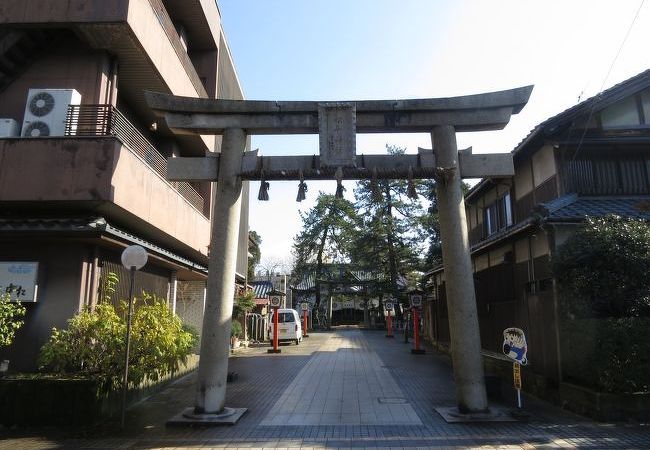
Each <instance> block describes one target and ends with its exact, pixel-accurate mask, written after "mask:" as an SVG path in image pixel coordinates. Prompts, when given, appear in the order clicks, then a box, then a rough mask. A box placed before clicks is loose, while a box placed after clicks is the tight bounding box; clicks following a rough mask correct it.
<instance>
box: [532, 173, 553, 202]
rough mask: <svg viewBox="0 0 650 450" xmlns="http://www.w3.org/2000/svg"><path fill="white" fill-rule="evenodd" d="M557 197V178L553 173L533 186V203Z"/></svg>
mask: <svg viewBox="0 0 650 450" xmlns="http://www.w3.org/2000/svg"><path fill="white" fill-rule="evenodd" d="M557 197H558V192H557V178H556V176H555V175H553V176H552V177H550V178H548V179H547V180H546V181H544V182H543V183H542V184H540V185H539V186H536V187H535V203H544V202H548V201H550V200H553V199H555V198H557Z"/></svg>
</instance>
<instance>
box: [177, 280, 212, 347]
mask: <svg viewBox="0 0 650 450" xmlns="http://www.w3.org/2000/svg"><path fill="white" fill-rule="evenodd" d="M205 286H206V284H205V281H179V282H178V287H177V291H176V314H178V316H179V317H180V318H181V320H182V321H183V323H184V324H186V325H189V326H191V327H192V328H193V329H194V330H196V331H197V332H198V333H199V336H200V335H201V332H202V330H203V311H204V309H205ZM199 345H200V342H199V343H197V347H196V349H195V350H196V351H197V352H198V349H199Z"/></svg>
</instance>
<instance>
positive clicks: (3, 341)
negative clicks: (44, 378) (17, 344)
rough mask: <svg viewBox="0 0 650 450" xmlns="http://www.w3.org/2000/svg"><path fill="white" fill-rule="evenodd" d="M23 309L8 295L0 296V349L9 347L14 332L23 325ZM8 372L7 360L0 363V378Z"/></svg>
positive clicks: (14, 334)
mask: <svg viewBox="0 0 650 450" xmlns="http://www.w3.org/2000/svg"><path fill="white" fill-rule="evenodd" d="M24 317H25V307H24V306H23V305H21V304H20V303H16V302H12V301H10V297H9V294H2V295H0V347H7V346H9V345H11V343H12V342H13V341H14V337H15V336H16V331H18V329H19V328H20V327H21V326H22V325H23V323H24V321H23V318H24ZM8 370H9V360H6V359H5V360H3V361H0V376H2V375H4V374H5V373H6V372H7V371H8Z"/></svg>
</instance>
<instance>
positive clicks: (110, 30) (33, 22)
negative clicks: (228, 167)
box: [0, 0, 220, 155]
mask: <svg viewBox="0 0 650 450" xmlns="http://www.w3.org/2000/svg"><path fill="white" fill-rule="evenodd" d="M167 3H168V4H169V6H170V7H171V8H172V11H173V13H174V14H175V15H177V17H176V16H175V17H172V16H170V12H169V10H168V9H167V8H166V4H165V3H164V2H163V1H162V0H113V1H110V2H106V1H104V0H51V1H49V2H47V7H43V2H42V1H40V0H8V1H4V2H3V5H2V7H0V26H7V27H8V29H9V28H10V29H11V30H15V31H16V32H22V33H26V32H29V33H32V34H33V33H34V32H35V31H39V30H46V31H48V32H52V31H53V30H57V29H58V30H69V31H72V32H73V33H74V35H75V36H76V37H78V38H79V39H81V40H82V41H84V42H85V43H86V44H87V45H88V46H89V47H90V48H92V49H96V50H101V51H106V52H108V53H109V54H111V55H113V56H115V57H116V59H117V61H118V71H119V75H118V76H119V89H120V92H121V95H123V96H124V97H125V98H128V99H129V104H130V106H131V107H132V108H133V110H134V111H135V112H136V113H137V114H138V116H139V117H141V118H142V120H143V121H149V122H153V121H154V120H155V117H154V115H153V113H152V112H151V111H150V110H149V108H148V107H147V105H146V102H145V100H144V94H143V92H144V91H145V90H152V91H158V92H165V93H170V94H174V95H182V96H189V97H208V96H209V94H208V92H207V91H206V88H205V86H204V83H203V81H202V76H203V77H205V76H206V74H205V73H202V74H199V73H198V71H197V66H195V65H194V63H193V61H192V58H191V55H192V52H195V53H197V54H200V53H201V52H205V53H206V54H211V55H212V54H214V58H213V59H214V61H213V65H214V66H215V69H214V70H216V52H217V49H218V46H219V45H218V43H219V39H220V36H219V35H218V33H217V31H218V30H219V29H220V18H219V15H218V11H217V9H216V5H214V6H209V5H210V2H204V1H200V0H184V1H183V2H182V4H181V3H180V2H178V1H172V0H168V1H167ZM183 22H184V23H185V26H183V27H182V30H187V32H185V31H183V32H182V33H180V32H179V31H178V30H179V29H181V28H179V27H180V26H181V25H183ZM215 33H217V35H215ZM181 35H182V36H183V37H181ZM188 42H189V44H188ZM188 45H189V46H188ZM193 49H195V50H193ZM199 59H200V58H199ZM203 70H207V69H206V68H203ZM82 94H83V93H82ZM161 132H168V131H167V130H161ZM181 139H182V140H183V145H184V147H185V148H186V149H187V151H188V152H192V153H194V154H196V155H202V154H204V153H205V151H206V150H207V151H213V150H214V147H215V137H214V136H196V135H193V136H183V137H181Z"/></svg>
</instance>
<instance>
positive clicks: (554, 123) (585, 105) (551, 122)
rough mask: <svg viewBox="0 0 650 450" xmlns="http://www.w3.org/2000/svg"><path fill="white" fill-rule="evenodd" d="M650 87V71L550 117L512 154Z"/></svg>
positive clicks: (485, 183) (484, 182)
mask: <svg viewBox="0 0 650 450" xmlns="http://www.w3.org/2000/svg"><path fill="white" fill-rule="evenodd" d="M648 86H650V69H649V70H646V71H644V72H641V73H639V74H638V75H635V76H633V77H632V78H628V79H627V80H624V81H622V82H620V83H618V84H616V85H614V86H612V87H610V88H609V89H606V90H604V91H602V92H599V93H598V94H596V95H594V96H593V97H590V98H588V99H587V100H584V101H582V102H580V103H578V104H577V105H574V106H572V107H570V108H568V109H566V110H564V111H562V112H561V113H559V114H556V115H555V116H552V117H549V118H548V119H546V120H544V121H543V122H541V123H539V124H538V125H536V126H535V127H534V128H533V129H532V130H530V132H529V133H528V135H526V137H524V138H523V139H522V140H521V142H519V144H517V146H516V147H515V148H514V149H513V150H512V152H511V153H512V154H513V156H514V155H517V154H518V153H520V152H521V151H523V150H524V149H525V148H526V146H527V145H528V144H529V143H531V142H533V141H534V140H535V139H536V138H537V137H538V136H540V135H552V134H555V133H557V132H558V131H560V130H561V129H562V128H563V127H564V126H568V125H570V124H571V123H572V121H573V120H575V119H576V118H577V117H580V116H582V115H586V114H589V113H590V112H591V111H594V112H595V111H600V110H601V109H603V108H605V107H607V106H609V105H610V104H612V103H615V102H617V101H619V100H622V99H623V98H625V97H626V96H628V95H630V94H631V93H633V92H637V91H640V90H643V89H645V88H647V87H648ZM488 182H489V180H488V179H483V180H481V181H480V182H478V183H477V184H475V185H474V186H473V187H472V188H471V189H470V191H469V192H468V193H467V195H466V196H465V198H467V199H470V198H471V197H473V196H474V195H476V194H477V192H479V191H480V190H481V189H482V188H483V187H486V186H488Z"/></svg>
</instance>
